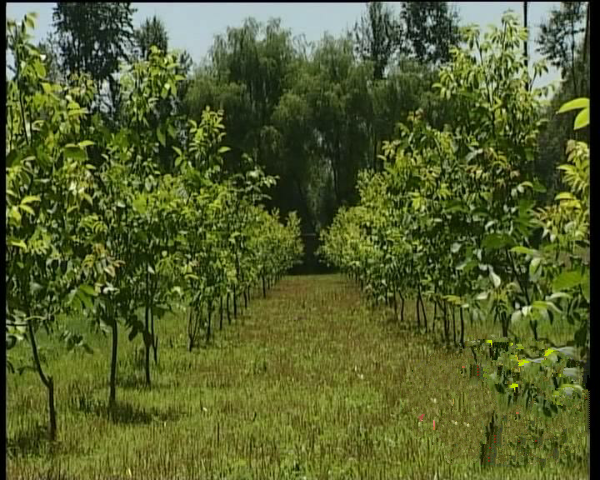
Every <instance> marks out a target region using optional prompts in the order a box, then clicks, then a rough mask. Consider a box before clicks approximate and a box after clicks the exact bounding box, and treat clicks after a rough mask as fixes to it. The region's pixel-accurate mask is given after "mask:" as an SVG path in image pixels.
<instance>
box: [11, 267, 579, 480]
mask: <svg viewBox="0 0 600 480" xmlns="http://www.w3.org/2000/svg"><path fill="white" fill-rule="evenodd" d="M411 305H412V304H411ZM406 312H407V318H406V324H405V325H403V324H400V323H395V322H393V321H390V320H389V317H390V313H389V311H386V310H384V309H378V310H374V311H373V310H369V309H368V308H367V306H366V305H365V302H364V301H363V300H361V298H360V295H359V293H358V291H357V289H356V287H355V286H354V285H352V284H351V283H349V282H348V281H346V280H345V279H344V278H343V277H341V276H338V275H327V276H312V277H311V276H300V277H287V278H285V279H284V280H283V281H282V282H280V283H279V284H278V285H277V286H276V287H275V288H274V289H273V290H272V291H271V292H269V293H268V298H267V299H266V300H262V299H260V298H259V293H258V291H257V292H256V293H255V294H254V295H253V300H252V301H251V304H250V308H249V310H248V311H247V312H246V313H245V315H244V316H243V318H239V319H238V320H237V321H236V322H234V324H233V325H231V326H229V325H225V327H224V329H223V331H222V332H221V331H218V329H217V331H216V332H215V333H216V337H215V339H214V341H213V342H212V343H211V344H210V345H209V346H208V347H203V348H199V349H198V350H197V351H194V352H192V353H189V352H187V350H186V346H187V342H186V340H187V338H186V324H185V321H184V319H183V318H176V317H173V318H168V319H166V320H165V321H164V322H162V323H160V324H158V325H157V327H158V334H159V336H160V349H159V365H158V366H157V367H154V365H153V380H154V385H153V387H152V389H147V388H145V387H144V386H143V371H142V366H141V362H139V361H137V360H136V355H137V354H136V351H137V350H138V349H139V347H140V345H141V339H139V338H138V339H136V340H135V341H134V343H133V344H132V343H130V342H128V341H127V339H126V335H125V332H124V331H123V330H121V335H120V341H121V345H120V352H119V356H120V365H119V371H118V381H119V389H118V391H117V401H118V403H119V411H118V415H117V416H116V418H115V419H109V418H108V416H107V415H106V403H107V399H108V385H107V384H108V374H109V342H110V339H109V338H104V337H103V336H102V335H92V334H90V337H89V341H90V344H91V345H92V347H93V348H94V350H95V352H96V353H94V354H93V355H86V354H84V353H82V352H77V353H71V354H67V353H64V350H63V349H62V347H59V346H58V345H57V344H56V343H53V342H52V341H49V340H48V339H46V338H44V337H43V335H40V339H39V343H40V344H42V345H45V346H46V349H45V351H44V353H45V355H46V357H47V360H48V364H47V367H46V368H47V371H48V373H50V374H51V375H53V376H54V378H55V383H56V389H57V409H58V422H59V432H58V440H57V441H56V442H55V444H53V445H50V444H49V442H48V441H47V440H45V439H44V434H45V433H44V432H45V430H44V429H45V426H46V423H47V409H46V395H45V389H44V387H43V386H42V384H41V383H40V381H39V379H38V377H37V376H36V375H35V374H34V373H32V372H26V373H24V374H23V375H22V376H20V377H19V376H18V375H9V377H8V384H7V390H8V400H7V408H8V415H7V419H8V454H9V457H8V472H7V473H8V477H9V478H13V479H18V478H20V479H33V478H53V479H58V478H61V479H72V478H82V479H93V478H102V479H108V478H123V479H127V478H139V479H146V478H150V479H179V478H181V479H183V478H185V479H225V478H227V479H257V480H263V479H264V480H266V479H287V478H289V479H291V478H297V479H300V478H306V479H355V478H356V479H400V478H402V479H432V478H434V476H435V475H436V474H437V478H438V479H440V480H441V479H450V478H469V479H476V478H489V479H500V478H514V477H515V476H517V477H518V478H524V479H529V478H531V479H533V478H540V479H541V478H544V479H550V478H559V477H560V478H565V477H566V478H587V477H588V476H589V470H588V460H587V458H588V450H587V438H588V435H587V429H586V414H585V406H583V405H582V408H581V410H574V411H572V412H569V414H568V415H564V416H563V417H562V418H555V419H553V420H551V421H547V422H546V423H545V424H542V423H540V421H538V425H539V427H540V428H544V430H545V432H546V433H545V436H544V438H546V439H548V440H550V438H552V437H553V436H555V435H558V434H560V433H561V432H562V431H563V428H566V432H567V434H566V440H564V439H563V440H562V441H561V442H560V444H559V447H558V448H559V451H560V453H559V457H558V459H557V460H553V459H550V460H548V462H547V463H546V466H545V467H544V468H543V469H541V468H540V467H538V466H535V465H529V466H527V467H519V468H518V469H517V468H503V467H492V468H488V469H486V470H482V468H481V467H480V466H479V460H478V459H479V451H480V450H479V449H480V442H482V441H483V440H484V432H485V427H484V424H485V423H487V422H488V421H489V418H490V414H491V412H492V410H493V409H494V408H498V407H497V405H496V404H495V403H494V397H493V395H492V392H491V391H489V390H487V389H486V387H484V386H483V385H481V384H473V383H469V382H466V381H465V380H463V379H462V378H461V376H460V374H459V372H460V369H461V366H462V365H466V363H465V362H469V361H470V360H471V355H470V352H469V353H467V352H460V351H456V350H455V349H445V348H442V347H440V346H437V345H436V344H434V343H433V342H432V339H431V336H426V335H424V334H419V333H417V332H415V328H414V324H415V319H414V308H413V307H411V308H407V311H406ZM225 323H226V321H225ZM75 324H76V325H75V326H76V327H78V328H79V329H80V330H81V331H87V330H86V326H85V324H84V323H82V322H79V323H77V322H75ZM72 328H75V327H72ZM217 328H218V326H217ZM499 329H500V327H499V325H490V326H482V327H477V328H475V327H471V326H470V325H469V324H468V325H467V334H468V335H467V338H483V337H484V336H486V335H488V334H490V333H494V334H496V335H499V333H500V332H499ZM441 330H442V328H441V325H440V324H438V325H437V326H436V332H438V331H441ZM566 330H568V329H565V332H566ZM471 331H472V333H470V332H471ZM565 334H566V333H565ZM18 349H19V350H21V351H19V352H17V353H16V355H17V356H22V358H24V359H27V360H28V359H29V351H28V350H27V345H22V346H19V347H18ZM460 391H462V392H463V393H464V394H463V395H462V396H460V395H459V392H460ZM434 400H435V402H434ZM453 400H454V404H453ZM513 413H514V412H513ZM422 414H425V416H424V419H423V422H419V419H418V417H419V416H420V415H422ZM529 415H530V414H529V413H523V412H521V414H520V417H521V419H519V420H516V419H514V417H515V415H512V417H510V419H509V420H508V421H507V423H506V425H505V429H504V433H503V446H502V447H501V448H500V453H499V455H504V454H511V450H510V449H511V447H510V443H511V442H516V439H517V437H518V436H519V435H526V434H527V428H526V422H527V420H528V419H529V418H533V417H529ZM434 419H435V421H436V429H435V430H434V429H433V423H432V422H433V420H434ZM454 422H456V424H454ZM467 424H468V426H467ZM550 448H551V442H550V441H546V442H545V443H544V445H543V446H542V447H540V448H539V449H538V450H537V451H536V452H535V453H534V454H533V455H535V456H536V457H538V458H539V457H546V456H547V455H548V452H550ZM498 461H502V458H499V459H498Z"/></svg>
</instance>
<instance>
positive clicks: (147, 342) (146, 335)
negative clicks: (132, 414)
mask: <svg viewBox="0 0 600 480" xmlns="http://www.w3.org/2000/svg"><path fill="white" fill-rule="evenodd" d="M145 303H146V308H145V312H144V335H143V340H144V353H145V356H144V371H145V373H146V385H147V386H148V387H149V386H150V384H151V381H150V348H151V345H152V342H151V341H150V338H149V336H150V273H149V272H148V269H146V302H145Z"/></svg>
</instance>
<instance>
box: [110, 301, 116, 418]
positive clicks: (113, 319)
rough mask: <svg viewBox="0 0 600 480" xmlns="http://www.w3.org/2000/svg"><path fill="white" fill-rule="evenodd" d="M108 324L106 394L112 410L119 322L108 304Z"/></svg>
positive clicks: (114, 402) (114, 399) (114, 396)
mask: <svg viewBox="0 0 600 480" xmlns="http://www.w3.org/2000/svg"><path fill="white" fill-rule="evenodd" d="M109 312H110V313H109V315H110V317H111V318H110V319H109V325H111V327H112V351H111V358H110V389H109V395H108V408H109V410H110V411H113V410H114V408H115V407H116V405H117V353H118V350H117V348H118V346H119V324H118V322H117V318H116V316H115V314H114V311H113V308H112V306H109Z"/></svg>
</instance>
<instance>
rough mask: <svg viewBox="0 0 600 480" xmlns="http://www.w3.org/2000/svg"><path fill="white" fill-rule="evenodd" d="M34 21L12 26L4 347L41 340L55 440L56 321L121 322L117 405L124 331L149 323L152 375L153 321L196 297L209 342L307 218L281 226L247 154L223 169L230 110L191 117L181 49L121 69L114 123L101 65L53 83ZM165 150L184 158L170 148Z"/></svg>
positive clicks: (109, 326) (283, 261) (297, 246)
mask: <svg viewBox="0 0 600 480" xmlns="http://www.w3.org/2000/svg"><path fill="white" fill-rule="evenodd" d="M34 18H35V17H34V16H33V15H28V16H26V17H25V19H24V21H23V22H21V23H16V22H14V21H9V22H8V23H7V38H8V47H9V49H10V51H11V52H12V54H13V55H14V59H15V66H16V67H15V75H14V77H13V78H12V79H10V80H9V81H8V85H7V124H6V138H7V148H6V159H7V162H6V182H7V191H6V235H7V252H6V260H7V266H8V268H7V273H6V284H7V290H6V291H7V302H6V345H7V348H8V350H9V351H8V354H9V355H8V365H9V368H10V369H11V370H14V366H13V365H12V363H11V356H10V349H11V348H13V347H15V346H16V345H17V344H19V343H20V342H21V341H23V340H26V341H27V342H28V343H29V344H30V347H31V352H32V365H33V367H34V368H35V369H36V371H37V372H38V374H39V377H40V379H41V381H42V382H43V383H44V385H45V386H46V387H47V389H48V395H49V408H50V435H51V437H54V436H55V434H56V415H55V409H54V379H53V377H52V376H51V375H50V374H49V373H48V372H45V371H44V367H43V363H44V362H43V361H42V360H43V359H41V358H40V355H39V348H38V345H37V343H36V333H37V331H38V330H39V329H40V328H45V329H46V330H47V331H48V332H52V331H56V330H59V331H60V332H61V334H62V335H63V337H64V338H65V340H66V341H67V344H68V346H69V347H70V348H72V347H75V346H81V347H85V344H84V343H83V340H82V338H81V336H79V335H75V334H73V333H71V332H69V331H68V329H67V328H66V325H67V323H66V322H65V321H63V320H64V319H65V318H68V316H71V315H79V316H80V315H84V316H86V317H87V318H89V320H90V322H91V324H92V325H95V326H97V327H99V328H101V329H102V330H104V331H106V332H110V333H111V339H112V340H111V348H112V354H111V369H110V393H109V405H110V406H111V407H112V406H114V405H115V402H116V387H117V346H118V340H119V336H118V332H119V330H120V329H122V328H125V329H126V330H127V331H128V332H129V340H133V339H134V338H135V337H136V336H137V335H138V334H141V338H142V341H143V344H144V347H145V353H146V361H145V372H146V381H147V383H148V385H150V382H151V378H150V352H151V351H152V350H153V352H154V359H155V361H156V358H157V351H158V338H156V335H155V329H154V324H155V321H160V320H161V319H162V317H163V316H164V314H165V312H166V311H168V310H170V309H172V306H173V305H175V304H183V305H186V306H187V305H189V306H190V308H189V311H190V312H191V313H190V315H191V316H192V317H193V319H194V322H193V325H192V326H191V328H190V325H188V335H189V337H190V349H191V348H192V347H193V346H194V342H195V340H196V337H197V332H198V331H199V330H200V329H202V330H205V331H206V338H207V340H209V339H210V334H211V315H212V314H213V313H214V311H215V307H216V305H217V303H219V302H221V307H222V305H223V303H222V302H223V299H226V301H227V306H229V302H230V300H232V301H233V302H234V308H236V312H237V302H238V299H239V297H240V295H244V297H245V300H246V302H247V295H248V291H249V289H250V287H251V286H253V285H255V284H257V282H259V281H261V280H262V283H263V288H264V285H265V282H267V283H269V284H271V283H272V282H273V281H274V280H276V279H277V278H278V277H279V276H280V275H281V274H282V273H283V272H284V271H285V270H287V269H289V268H290V267H292V266H293V265H294V264H295V263H296V262H297V261H298V260H299V258H300V257H301V255H302V246H301V243H300V240H299V233H300V230H299V221H298V218H297V217H296V216H295V214H293V213H291V214H290V215H289V216H288V218H287V221H286V223H285V224H281V223H280V222H279V213H278V212H276V211H273V212H268V211H267V210H265V208H264V206H263V203H264V198H265V193H264V192H265V189H266V188H268V187H270V186H272V185H273V184H274V183H275V181H276V180H275V178H273V177H270V176H266V175H265V174H264V173H263V171H262V170H261V169H260V168H259V167H258V166H257V165H256V163H255V162H254V161H253V160H252V159H250V158H249V157H246V161H245V165H244V170H243V171H241V172H239V173H236V174H229V173H227V172H226V169H225V168H224V166H225V158H226V154H227V152H228V150H229V149H228V147H226V146H224V145H223V139H224V136H225V132H224V127H223V123H222V113H221V112H215V111H211V110H209V109H206V110H205V111H204V112H203V114H202V119H201V121H200V122H198V123H197V122H195V121H189V122H186V121H185V119H183V118H180V116H179V114H178V110H177V102H176V101H175V100H176V98H177V88H178V85H179V83H180V82H181V81H182V80H183V79H184V77H183V76H182V75H180V74H179V73H177V71H178V67H179V66H178V63H177V60H176V57H175V56H174V55H170V54H164V53H163V52H160V51H159V50H158V48H156V47H154V46H152V47H151V52H150V54H149V56H148V58H147V59H141V60H140V61H138V62H136V63H134V64H132V65H128V66H127V67H125V69H124V70H123V71H122V74H121V78H120V81H121V90H120V92H121V95H122V104H121V110H120V111H119V112H118V114H119V118H120V119H121V122H120V124H119V126H118V128H116V129H115V128H113V127H112V126H111V125H107V124H106V123H104V122H103V120H102V117H101V116H100V114H99V113H96V114H94V115H91V114H90V105H91V104H92V102H93V101H94V99H95V96H96V94H97V88H96V84H95V82H94V81H93V80H92V79H90V78H89V76H86V75H80V76H72V77H71V78H70V79H69V80H70V81H69V85H63V84H57V83H53V82H52V81H50V80H49V79H48V78H47V71H46V67H45V62H44V57H43V55H42V54H41V53H40V51H39V50H38V49H37V48H35V47H34V46H33V45H32V44H31V36H30V34H29V30H30V29H31V28H33V22H34V20H33V19H34ZM167 145H168V146H169V147H170V149H171V150H172V151H174V152H175V154H176V155H175V156H174V159H173V162H172V163H170V162H169V159H170V158H171V157H169V156H165V155H161V154H162V153H164V149H165V147H166V146H167ZM221 312H222V309H221ZM236 312H235V313H236ZM19 368H20V366H19Z"/></svg>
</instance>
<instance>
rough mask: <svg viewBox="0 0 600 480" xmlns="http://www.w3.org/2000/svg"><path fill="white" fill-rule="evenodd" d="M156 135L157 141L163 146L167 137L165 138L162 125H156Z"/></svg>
mask: <svg viewBox="0 0 600 480" xmlns="http://www.w3.org/2000/svg"><path fill="white" fill-rule="evenodd" d="M156 136H157V137H158V141H159V142H160V144H161V145H162V146H163V147H164V146H165V144H166V142H167V139H166V138H165V132H164V131H163V127H162V126H161V127H158V128H157V129H156Z"/></svg>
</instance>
